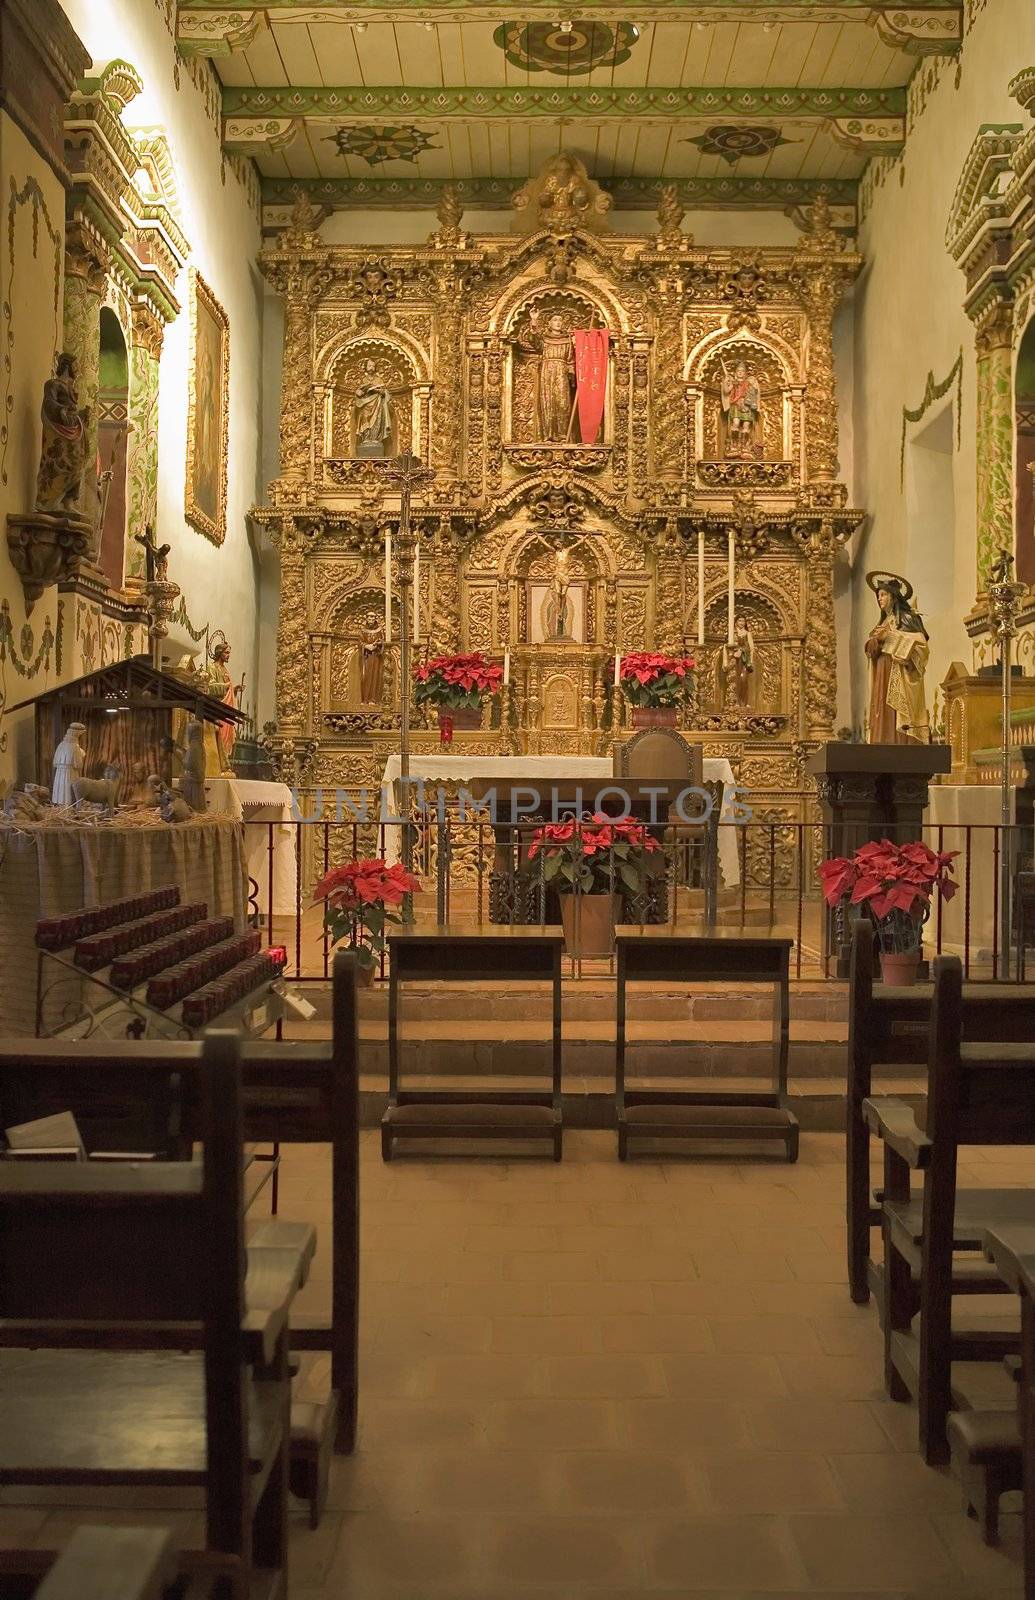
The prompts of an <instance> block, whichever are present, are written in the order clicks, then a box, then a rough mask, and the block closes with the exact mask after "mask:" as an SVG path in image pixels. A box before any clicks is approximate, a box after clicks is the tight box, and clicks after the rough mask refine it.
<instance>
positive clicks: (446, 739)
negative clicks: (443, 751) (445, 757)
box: [438, 706, 482, 744]
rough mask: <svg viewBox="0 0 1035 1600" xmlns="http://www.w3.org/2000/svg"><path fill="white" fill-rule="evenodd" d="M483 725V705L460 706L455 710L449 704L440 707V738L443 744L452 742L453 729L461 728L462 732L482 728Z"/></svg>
mask: <svg viewBox="0 0 1035 1600" xmlns="http://www.w3.org/2000/svg"><path fill="white" fill-rule="evenodd" d="M481 725H482V708H481V706H460V707H458V708H457V709H456V710H455V711H454V710H451V709H450V708H449V706H439V708H438V729H439V740H440V742H441V743H442V744H452V742H453V731H454V729H456V728H459V729H460V730H461V732H463V731H465V730H466V731H468V732H469V731H471V730H472V729H475V728H480V727H481Z"/></svg>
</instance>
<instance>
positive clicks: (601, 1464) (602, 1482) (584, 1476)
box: [557, 1451, 705, 1521]
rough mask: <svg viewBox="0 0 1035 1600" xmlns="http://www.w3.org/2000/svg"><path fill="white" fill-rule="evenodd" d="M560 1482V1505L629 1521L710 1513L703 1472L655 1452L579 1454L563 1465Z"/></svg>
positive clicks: (568, 1458)
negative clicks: (661, 1515)
mask: <svg viewBox="0 0 1035 1600" xmlns="http://www.w3.org/2000/svg"><path fill="white" fill-rule="evenodd" d="M558 1480H559V1498H558V1501H557V1503H558V1504H570V1505H571V1506H572V1507H574V1508H575V1510H577V1511H580V1512H581V1511H606V1512H610V1513H612V1514H613V1515H614V1516H616V1517H619V1518H621V1519H622V1520H623V1521H625V1520H626V1519H632V1518H634V1517H636V1516H639V1515H641V1514H643V1513H645V1512H655V1511H686V1512H691V1511H703V1510H704V1509H705V1499H704V1493H703V1487H702V1481H701V1474H700V1472H698V1471H696V1470H695V1469H693V1468H690V1467H688V1466H687V1465H686V1464H685V1463H683V1462H681V1461H680V1460H679V1459H678V1457H675V1456H664V1455H659V1454H657V1453H655V1452H650V1453H647V1454H640V1455H628V1454H626V1453H624V1452H618V1451H611V1452H609V1453H604V1452H596V1451H585V1452H578V1453H575V1454H572V1455H570V1456H568V1457H566V1458H565V1459H564V1460H563V1461H561V1462H560V1463H559V1470H558Z"/></svg>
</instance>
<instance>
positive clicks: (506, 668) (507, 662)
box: [503, 650, 510, 683]
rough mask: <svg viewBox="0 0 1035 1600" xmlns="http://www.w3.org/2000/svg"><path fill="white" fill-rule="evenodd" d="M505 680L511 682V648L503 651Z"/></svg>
mask: <svg viewBox="0 0 1035 1600" xmlns="http://www.w3.org/2000/svg"><path fill="white" fill-rule="evenodd" d="M503 682H504V683H509V682H510V651H509V650H504V652H503Z"/></svg>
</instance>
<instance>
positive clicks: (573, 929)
mask: <svg viewBox="0 0 1035 1600" xmlns="http://www.w3.org/2000/svg"><path fill="white" fill-rule="evenodd" d="M660 850H661V846H660V844H659V843H658V841H657V839H655V838H654V837H653V835H651V834H650V833H648V831H647V829H646V828H645V827H644V825H643V823H642V822H633V821H631V820H630V819H628V818H623V819H621V820H619V819H616V818H613V817H605V816H603V815H602V814H601V813H600V812H596V813H595V814H594V815H593V816H586V817H583V818H582V819H580V820H577V819H576V818H575V817H566V818H564V820H563V821H561V822H547V823H544V825H543V826H542V827H541V828H537V829H536V830H535V832H534V833H533V835H532V840H531V843H530V845H529V848H528V859H529V862H534V861H537V860H539V859H540V858H541V868H540V870H541V872H542V879H543V883H544V884H545V885H547V887H550V888H553V889H555V890H556V891H557V895H558V898H559V899H560V902H561V922H562V924H563V926H564V943H565V947H566V949H567V951H568V954H569V955H579V956H608V955H610V954H611V951H612V949H613V947H614V940H615V921H616V918H617V913H618V904H619V901H620V899H621V894H622V891H623V890H624V891H625V892H627V893H629V894H634V895H635V894H642V893H643V890H644V887H645V885H646V882H647V876H648V873H649V871H650V867H649V862H648V857H650V856H651V855H654V854H657V853H659V852H660Z"/></svg>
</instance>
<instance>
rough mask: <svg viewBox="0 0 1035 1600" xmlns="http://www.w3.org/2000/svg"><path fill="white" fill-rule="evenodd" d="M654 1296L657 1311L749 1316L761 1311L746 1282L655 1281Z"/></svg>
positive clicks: (652, 1291)
mask: <svg viewBox="0 0 1035 1600" xmlns="http://www.w3.org/2000/svg"><path fill="white" fill-rule="evenodd" d="M651 1296H652V1300H653V1306H654V1310H655V1311H664V1312H671V1313H686V1314H688V1315H691V1316H704V1317H712V1316H729V1317H740V1316H745V1317H749V1316H755V1315H757V1312H758V1307H757V1304H756V1301H755V1298H754V1294H753V1291H752V1290H751V1289H750V1288H748V1287H747V1286H746V1285H745V1284H736V1283H702V1282H701V1281H700V1279H697V1278H690V1279H687V1280H686V1282H684V1283H655V1284H652V1285H651Z"/></svg>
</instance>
